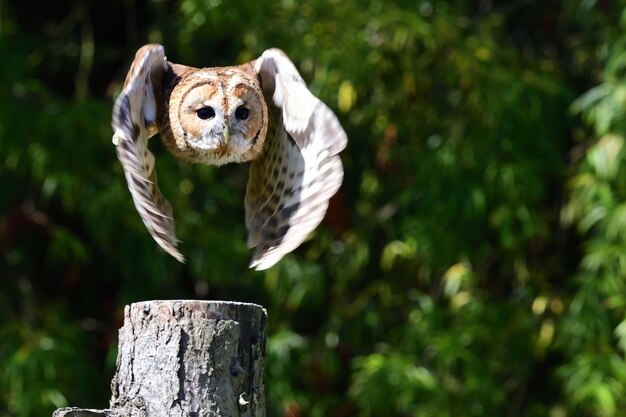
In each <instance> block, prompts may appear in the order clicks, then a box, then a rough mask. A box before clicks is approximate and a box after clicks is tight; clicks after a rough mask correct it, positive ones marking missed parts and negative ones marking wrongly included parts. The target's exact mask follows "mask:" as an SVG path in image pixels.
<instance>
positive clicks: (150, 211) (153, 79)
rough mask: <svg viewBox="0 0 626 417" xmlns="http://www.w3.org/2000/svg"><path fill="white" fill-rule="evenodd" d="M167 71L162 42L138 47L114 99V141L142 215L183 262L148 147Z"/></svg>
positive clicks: (162, 243) (158, 238) (156, 236)
mask: <svg viewBox="0 0 626 417" xmlns="http://www.w3.org/2000/svg"><path fill="white" fill-rule="evenodd" d="M166 70H167V62H166V59H165V53H164V50H163V47H162V46H161V45H145V46H143V47H142V48H141V49H139V51H137V54H136V55H135V60H134V61H133V64H132V65H131V68H130V71H129V72H128V75H127V77H126V81H125V83H124V89H123V90H122V92H121V93H120V95H119V96H118V97H117V99H116V100H115V106H114V108H113V121H112V126H113V130H114V134H113V143H114V144H115V145H116V150H117V157H118V159H119V161H120V163H121V164H122V168H123V169H124V175H125V177H126V182H127V184H128V189H129V190H130V193H131V195H132V197H133V202H134V203H135V208H136V209H137V212H138V213H139V215H140V217H141V220H142V221H143V223H144V225H145V226H146V228H147V229H148V231H149V232H150V235H152V237H153V238H154V240H155V241H156V242H157V243H158V244H159V245H160V246H161V247H162V248H163V249H164V250H165V251H166V252H167V253H169V254H170V255H172V256H173V257H174V258H176V259H177V260H179V261H180V262H184V257H183V256H182V255H181V253H180V252H179V251H178V249H177V245H178V240H177V239H176V233H175V230H174V220H173V216H172V206H171V204H170V203H169V201H167V200H166V199H165V198H164V197H163V195H162V194H161V191H160V190H159V187H158V184H157V175H156V170H155V163H154V162H155V161H154V155H153V154H152V153H151V152H150V151H149V150H148V139H149V138H150V136H152V134H154V133H155V132H156V131H157V129H156V118H157V114H158V105H159V103H158V102H157V100H156V98H155V97H162V91H161V89H162V85H161V80H162V77H163V74H164V73H165V71H166Z"/></svg>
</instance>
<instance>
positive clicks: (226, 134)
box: [223, 125, 229, 145]
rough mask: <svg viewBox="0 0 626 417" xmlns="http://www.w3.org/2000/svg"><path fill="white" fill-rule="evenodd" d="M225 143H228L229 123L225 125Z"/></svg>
mask: <svg viewBox="0 0 626 417" xmlns="http://www.w3.org/2000/svg"><path fill="white" fill-rule="evenodd" d="M223 134H224V144H226V145H228V135H229V133H228V125H226V126H224V133H223Z"/></svg>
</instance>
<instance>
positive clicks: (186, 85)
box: [112, 45, 347, 270]
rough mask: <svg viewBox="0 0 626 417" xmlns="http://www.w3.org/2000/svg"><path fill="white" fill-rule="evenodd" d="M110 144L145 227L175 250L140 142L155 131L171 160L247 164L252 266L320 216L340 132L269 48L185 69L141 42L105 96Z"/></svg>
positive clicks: (276, 256) (334, 180)
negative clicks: (112, 96) (115, 91)
mask: <svg viewBox="0 0 626 417" xmlns="http://www.w3.org/2000/svg"><path fill="white" fill-rule="evenodd" d="M112 126H113V130H114V134H113V143H114V144H115V146H116V151H117V157H118V159H119V161H120V163H121V165H122V168H123V170H124V175H125V177H126V182H127V184H128V189H129V190H130V193H131V195H132V198H133V202H134V204H135V207H136V209H137V212H138V213H139V215H140V217H141V219H142V220H143V223H144V225H145V226H146V228H147V229H148V232H150V234H151V235H152V237H153V238H154V240H155V241H156V242H157V243H158V244H159V245H160V246H161V247H162V248H163V249H164V250H165V251H166V252H167V253H169V254H170V255H172V256H173V257H174V258H176V259H177V260H179V261H181V262H184V257H183V256H182V254H181V253H180V251H179V250H178V248H177V246H178V242H179V241H178V240H177V239H176V233H175V229H174V219H173V216H172V206H171V205H170V203H169V202H168V200H167V199H165V198H164V197H163V195H162V194H161V191H160V190H159V187H158V184H157V174H156V170H155V158H154V156H153V154H152V153H151V152H150V151H149V150H148V139H149V138H150V137H152V136H153V135H155V134H156V133H159V134H160V137H161V139H162V140H163V142H164V143H165V146H166V148H167V149H168V150H169V151H170V152H171V153H172V154H173V155H174V156H175V157H178V158H180V159H183V160H186V161H190V162H196V163H203V164H209V165H223V164H227V163H231V162H239V163H242V162H250V169H249V178H248V184H247V187H246V195H245V198H244V205H245V222H246V228H247V231H248V238H247V245H248V247H249V248H251V249H254V252H253V255H252V260H251V262H250V267H251V268H255V269H257V270H262V269H266V268H269V267H271V266H272V265H274V264H276V262H278V261H279V260H280V259H281V258H282V257H283V256H285V255H286V254H287V253H289V252H291V251H293V250H294V249H295V248H297V247H298V246H299V245H300V244H301V243H302V242H303V241H304V239H305V238H306V237H307V235H308V234H309V233H310V232H311V231H312V230H314V229H315V228H316V227H317V226H318V225H319V223H320V222H321V221H322V219H323V217H324V215H325V214H326V210H327V208H328V200H329V199H330V198H331V197H332V196H333V195H334V194H335V193H336V192H337V190H338V189H339V186H340V185H341V182H342V180H343V167H342V164H341V160H340V158H339V156H338V154H339V152H341V151H342V150H343V149H344V148H345V147H346V143H347V136H346V133H345V132H344V130H343V128H342V127H341V125H340V123H339V121H338V119H337V117H336V116H335V114H334V113H333V112H332V110H330V108H329V107H328V106H326V105H325V104H324V103H323V102H322V101H320V100H319V99H318V98H317V97H315V96H314V95H313V94H312V93H311V91H309V89H308V88H307V86H306V84H305V82H304V80H303V79H302V77H301V76H300V74H299V73H298V70H297V69H296V67H295V66H294V64H293V63H292V62H291V60H290V59H289V58H288V57H287V55H286V54H285V53H284V52H282V51H281V50H279V49H269V50H266V51H265V52H263V54H262V55H261V56H260V57H259V58H258V59H256V60H254V61H251V62H248V63H246V64H242V65H238V66H231V67H219V68H217V67H216V68H193V67H188V66H185V65H180V64H175V63H173V62H170V61H168V60H167V59H166V57H165V52H164V49H163V46H161V45H145V46H143V47H141V48H140V49H139V50H138V51H137V54H136V55H135V59H134V61H133V63H132V65H131V68H130V70H129V72H128V75H127V76H126V81H125V83H124V88H123V90H122V92H121V93H120V95H119V96H118V97H117V99H116V100H115V105H114V108H113V121H112Z"/></svg>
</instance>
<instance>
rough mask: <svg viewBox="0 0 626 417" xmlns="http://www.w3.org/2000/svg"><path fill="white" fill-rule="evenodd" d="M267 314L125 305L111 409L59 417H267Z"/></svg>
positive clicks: (254, 308) (195, 305) (227, 307)
mask: <svg viewBox="0 0 626 417" xmlns="http://www.w3.org/2000/svg"><path fill="white" fill-rule="evenodd" d="M266 341H267V313H266V312H265V310H264V309H263V308H262V307H260V306H258V305H255V304H246V303H235V302H222V301H181V300H174V301H147V302H142V303H136V304H132V305H131V306H130V307H129V306H126V309H125V310H124V326H123V327H122V328H121V329H120V335H119V351H118V356H117V371H116V373H115V376H114V377H113V381H112V382H111V391H112V397H111V403H110V407H111V408H110V409H109V410H87V409H77V408H64V409H59V410H57V411H56V412H55V413H54V417H83V416H84V417H92V416H93V417H103V416H106V417H116V416H124V417H126V416H133V417H144V416H145V417H148V416H150V417H166V416H177V417H178V416H181V417H182V416H185V417H188V416H194V417H195V416H197V417H204V416H210V417H235V416H238V417H239V416H242V417H243V416H245V417H253V416H254V417H265V394H264V382H263V367H264V358H265V347H266Z"/></svg>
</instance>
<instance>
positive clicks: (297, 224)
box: [245, 49, 347, 270]
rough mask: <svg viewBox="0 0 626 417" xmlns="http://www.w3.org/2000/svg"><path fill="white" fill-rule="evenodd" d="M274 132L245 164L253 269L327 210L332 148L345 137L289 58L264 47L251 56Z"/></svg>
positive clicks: (336, 182)
mask: <svg viewBox="0 0 626 417" xmlns="http://www.w3.org/2000/svg"><path fill="white" fill-rule="evenodd" d="M255 68H256V71H257V73H258V74H259V76H260V77H261V82H262V85H263V93H264V95H265V98H266V101H267V103H268V107H269V108H270V112H272V110H275V112H274V113H276V114H275V120H273V121H275V122H276V123H275V131H274V132H268V137H267V139H266V142H265V145H264V146H265V147H264V149H263V153H262V155H261V156H260V157H259V158H257V159H255V160H254V161H253V162H252V164H251V165H250V179H249V180H248V187H247V192H246V198H245V209H246V226H247V228H248V246H249V247H251V248H252V247H254V248H256V249H255V252H254V255H253V258H252V261H251V263H250V267H251V268H256V269H257V270H262V269H267V268H269V267H271V266H272V265H274V264H275V263H276V262H278V261H279V260H280V259H281V258H282V257H283V256H285V255H286V254H287V253H289V252H291V251H292V250H294V249H295V248H297V247H298V246H299V245H300V244H301V243H302V242H303V241H304V239H306V237H307V236H308V234H309V233H310V232H311V231H313V229H315V228H316V227H317V226H318V225H319V224H320V222H321V221H322V219H323V218H324V215H325V214H326V210H327V208H328V200H329V199H330V197H332V196H333V195H334V194H335V193H336V192H337V190H338V189H339V186H340V185H341V182H342V180H343V166H342V165H341V159H340V158H339V156H338V155H337V154H338V153H339V152H340V151H341V150H343V149H344V148H345V147H346V143H347V136H346V133H345V132H344V130H343V128H342V127H341V125H340V124H339V120H337V117H336V116H335V114H334V113H333V112H332V110H330V108H328V106H326V105H325V104H324V103H322V101H320V100H319V99H318V98H317V97H315V96H314V95H313V94H312V93H311V92H310V91H309V89H308V88H307V86H306V84H305V82H304V80H303V79H302V77H301V76H300V74H299V73H298V70H297V69H296V67H295V66H294V65H293V63H292V62H291V60H289V58H288V57H287V56H286V55H285V54H284V53H283V52H282V51H280V50H278V49H269V50H267V51H265V52H264V53H263V55H262V56H261V57H260V58H259V59H257V60H256V62H255Z"/></svg>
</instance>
